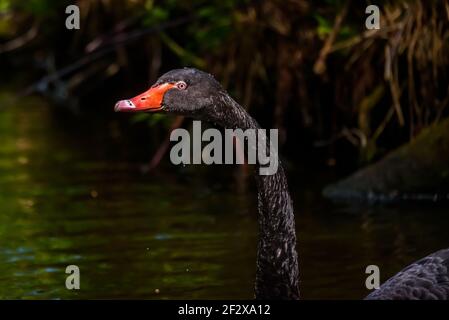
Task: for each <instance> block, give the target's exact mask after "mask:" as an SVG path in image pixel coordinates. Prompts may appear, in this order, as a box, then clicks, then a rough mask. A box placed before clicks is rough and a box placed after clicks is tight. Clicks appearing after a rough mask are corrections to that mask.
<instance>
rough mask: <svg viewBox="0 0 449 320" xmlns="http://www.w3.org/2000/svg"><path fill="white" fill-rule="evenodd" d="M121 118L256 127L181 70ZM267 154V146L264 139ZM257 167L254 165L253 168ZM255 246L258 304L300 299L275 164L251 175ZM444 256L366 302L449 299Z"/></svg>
mask: <svg viewBox="0 0 449 320" xmlns="http://www.w3.org/2000/svg"><path fill="white" fill-rule="evenodd" d="M115 111H120V112H165V113H171V114H177V115H184V116H189V117H191V118H194V119H199V120H206V121H209V122H211V123H214V124H216V125H217V126H221V127H223V128H232V129H236V128H240V129H242V130H246V129H257V128H259V125H258V124H257V122H256V121H255V120H254V119H253V118H252V117H251V116H250V115H249V114H248V113H247V112H246V110H245V109H244V108H243V107H242V106H240V105H239V104H238V103H237V102H235V101H234V99H232V98H231V97H230V96H229V95H228V94H227V92H226V91H225V90H224V89H223V88H222V86H221V85H220V84H219V83H218V82H217V81H216V80H215V79H214V77H213V76H212V75H210V74H208V73H205V72H203V71H200V70H197V69H193V68H184V69H175V70H172V71H169V72H167V73H166V74H164V75H162V76H161V77H160V78H159V79H158V80H157V81H156V83H155V84H154V85H153V86H152V87H151V88H150V89H149V90H147V91H146V92H144V93H142V94H140V95H138V96H136V97H134V98H131V99H128V100H121V101H119V102H117V104H116V105H115ZM265 142H266V145H267V148H268V147H269V146H270V145H269V143H270V142H269V140H268V139H266V141H265ZM257 166H258V164H257ZM256 183H257V188H258V220H259V243H258V252H257V270H256V281H255V296H256V298H257V299H290V300H291V299H299V298H300V291H299V268H298V255H297V251H296V232H295V218H294V212H293V204H292V200H291V197H290V194H289V191H288V185H287V178H286V176H285V173H284V170H283V168H282V165H281V163H280V161H279V166H278V170H277V172H276V173H275V174H273V175H266V176H263V175H256ZM448 278H449V250H442V251H438V252H436V253H434V254H432V255H429V256H428V257H426V258H424V259H421V260H419V261H417V262H415V263H413V264H412V265H410V266H409V267H407V268H405V269H404V270H402V271H401V272H400V273H398V274H397V275H396V276H394V277H392V278H391V279H389V280H388V281H387V282H385V283H384V284H383V285H382V286H381V287H380V288H379V289H378V290H376V291H374V292H372V293H371V294H370V295H368V297H367V298H366V299H448V293H449V284H448Z"/></svg>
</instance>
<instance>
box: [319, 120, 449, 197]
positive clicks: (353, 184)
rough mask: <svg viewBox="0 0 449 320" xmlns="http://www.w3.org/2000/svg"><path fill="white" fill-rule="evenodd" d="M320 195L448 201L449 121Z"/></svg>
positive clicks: (426, 130) (328, 187)
mask: <svg viewBox="0 0 449 320" xmlns="http://www.w3.org/2000/svg"><path fill="white" fill-rule="evenodd" d="M323 195H324V196H325V197H327V198H331V199H335V200H338V199H341V200H362V201H380V202H385V201H387V202H389V201H397V200H427V201H438V200H446V201H447V200H449V118H448V119H445V120H443V121H441V122H439V123H437V124H434V125H431V126H430V127H428V128H426V129H424V130H423V131H422V132H421V133H420V134H419V135H418V136H417V137H416V138H415V139H413V140H412V141H411V142H409V143H408V144H406V145H403V146H401V147H399V148H398V149H396V150H394V151H392V152H391V153H389V154H388V155H387V156H385V157H384V158H383V159H381V160H380V161H378V162H376V163H374V164H372V165H369V166H367V167H365V168H362V169H360V170H358V171H357V172H355V173H354V174H352V175H351V176H349V177H347V178H345V179H343V180H341V181H338V182H337V183H335V184H331V185H329V186H327V187H326V188H325V189H324V190H323Z"/></svg>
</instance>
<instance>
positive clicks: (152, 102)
mask: <svg viewBox="0 0 449 320" xmlns="http://www.w3.org/2000/svg"><path fill="white" fill-rule="evenodd" d="M174 86H175V85H174V84H173V83H163V84H160V85H158V86H155V87H151V88H150V89H149V90H148V91H145V92H144V93H142V94H139V95H138V96H136V97H134V98H131V99H129V100H120V101H119V102H117V103H116V104H115V107H114V110H115V112H139V111H140V112H142V111H147V112H154V111H158V110H161V109H162V100H163V99H164V94H165V92H167V90H169V89H171V88H173V87H174Z"/></svg>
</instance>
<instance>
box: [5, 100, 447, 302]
mask: <svg viewBox="0 0 449 320" xmlns="http://www.w3.org/2000/svg"><path fill="white" fill-rule="evenodd" d="M116 131H117V130H116V129H114V128H113V127H111V126H110V125H109V126H107V125H102V126H100V128H99V127H97V126H95V124H92V123H85V122H83V120H80V122H79V123H78V125H76V124H75V125H66V124H65V123H61V122H60V121H59V120H58V118H57V117H55V116H54V112H51V110H50V109H49V107H48V106H47V105H46V104H45V103H44V102H43V101H42V100H41V99H37V98H33V97H26V98H21V99H15V98H13V97H11V96H10V95H8V94H6V93H4V92H3V93H2V92H0V137H1V139H2V140H1V141H2V142H1V144H0V298H3V299H5V298H8V299H17V298H19V299H28V298H29V299H78V298H86V299H93V298H101V299H103V298H126V299H131V298H149V299H196V298H199V299H217V298H238V299H240V298H241V299H251V298H252V297H253V281H254V274H255V258H256V246H257V221H256V209H255V208H256V206H255V205H256V202H255V196H256V195H255V191H254V188H252V183H251V182H248V186H245V184H244V183H242V181H241V180H239V179H234V178H233V177H234V176H236V175H235V174H234V173H235V170H233V169H231V168H223V167H208V168H205V167H195V168H192V167H186V168H177V167H176V168H174V167H173V166H171V165H169V164H165V165H163V166H162V167H161V169H160V170H158V171H157V172H155V173H152V174H146V175H142V174H141V172H140V170H139V165H140V164H141V163H142V162H143V161H144V160H145V159H136V157H135V156H132V155H133V153H132V152H130V151H129V150H130V149H132V148H139V147H140V148H142V147H143V146H136V145H134V146H133V145H132V141H129V144H127V137H123V136H122V137H119V138H118V134H117V133H114V132H116ZM130 140H132V139H130ZM300 171H307V170H305V169H303V170H300ZM289 178H290V182H291V189H292V194H293V198H294V201H295V210H296V214H297V231H298V238H299V250H300V252H299V255H300V265H301V270H300V272H301V277H302V283H301V291H302V295H303V298H305V299H359V298H361V297H364V296H365V295H366V294H367V293H368V291H367V290H366V289H365V286H364V283H365V277H366V274H365V268H366V266H367V265H370V264H376V265H378V266H379V267H380V270H381V279H382V281H385V280H386V279H387V278H388V277H389V276H390V275H392V274H393V273H396V272H397V271H399V270H400V269H401V268H402V267H404V266H406V265H407V264H408V263H410V262H412V261H415V260H416V259H418V258H421V257H422V256H425V255H427V254H429V253H431V252H433V251H436V250H438V249H440V248H446V247H449V232H447V230H449V215H448V208H447V207H446V208H444V207H438V206H436V205H435V206H422V207H420V206H416V205H410V206H401V207H393V206H389V207H381V206H373V207H368V206H367V207H364V206H358V207H354V206H349V205H335V204H331V203H329V202H327V201H324V200H323V199H322V198H321V196H320V190H321V188H322V186H323V182H322V180H323V179H321V178H316V177H315V176H314V173H312V174H311V173H308V174H303V173H300V172H296V173H289ZM72 264H74V265H77V266H78V267H79V268H80V270H81V289H80V290H74V291H70V290H67V289H66V288H65V279H66V276H67V275H66V274H65V269H66V267H67V266H68V265H72Z"/></svg>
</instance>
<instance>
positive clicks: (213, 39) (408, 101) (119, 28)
mask: <svg viewBox="0 0 449 320" xmlns="http://www.w3.org/2000/svg"><path fill="white" fill-rule="evenodd" d="M68 4H77V5H78V6H79V7H80V11H81V29H80V30H77V31H74V30H67V29H65V27H64V25H65V19H66V17H67V15H66V14H65V13H64V12H65V7H66V6H67V5H68ZM368 4H370V1H352V2H351V1H339V0H326V1H306V0H284V1H281V0H268V1H250V0H246V1H238V0H220V1H190V0H187V1H174V0H168V1H156V0H134V1H119V0H117V1H114V0H102V1H96V0H84V1H49V0H31V1H20V0H0V56H1V60H0V66H1V68H2V73H4V74H5V75H8V77H9V78H12V77H14V76H17V75H19V76H20V77H22V78H23V79H26V81H27V84H30V86H29V87H28V88H27V89H26V90H25V91H24V93H25V94H30V93H34V92H38V93H41V94H44V95H46V96H47V97H50V98H51V99H53V100H54V101H55V102H57V103H59V104H61V105H63V106H64V107H66V108H67V109H68V110H71V111H72V112H73V113H81V114H83V113H89V112H92V109H94V110H95V112H97V113H100V114H103V115H104V114H109V113H110V112H111V109H112V105H113V103H114V101H115V100H118V99H120V98H123V97H126V96H133V95H135V94H136V93H138V92H140V91H142V90H143V89H145V88H146V87H147V86H148V85H149V84H150V83H152V82H153V81H154V80H155V79H157V77H158V76H159V75H161V74H162V73H163V72H165V71H168V70H170V69H173V68H178V67H182V66H193V67H197V68H201V69H204V70H206V71H209V72H211V73H213V74H214V75H215V76H216V77H217V78H218V79H219V80H220V81H221V82H222V84H223V85H224V86H225V87H226V88H227V89H228V91H229V92H230V93H231V94H232V95H233V96H234V97H235V98H236V99H237V100H238V101H239V102H240V103H241V104H242V105H244V106H245V107H246V108H248V109H249V111H250V113H252V114H253V115H255V117H256V118H257V119H258V120H259V122H261V124H262V125H263V126H265V127H276V128H279V129H280V137H281V143H282V144H283V146H284V147H285V151H286V152H287V153H290V154H292V155H298V156H300V155H301V154H302V153H304V150H314V152H317V154H318V155H319V156H320V157H321V159H323V162H324V161H327V163H328V164H329V165H334V164H335V163H336V161H337V162H345V161H348V159H349V162H350V161H351V159H352V160H353V161H359V162H362V163H365V162H369V161H372V160H373V159H376V158H378V157H379V156H381V155H383V154H384V153H385V152H386V151H388V150H391V149H392V148H394V147H396V146H398V145H400V144H403V143H405V142H407V141H409V140H410V139H412V138H413V137H415V136H416V135H417V134H418V133H419V132H420V131H421V130H422V129H423V128H425V127H427V126H429V125H430V124H432V123H434V122H438V121H440V120H441V119H442V118H444V117H445V116H447V114H448V108H447V106H448V104H449V94H448V92H449V81H448V80H449V79H448V76H449V75H448V64H449V41H448V40H449V28H448V26H449V2H448V1H447V0H442V1H424V0H413V1H400V0H397V1H382V2H376V4H377V5H379V6H380V9H381V29H380V30H366V28H365V19H366V17H367V14H365V8H366V6H367V5H368ZM5 79H7V76H5V77H4V79H3V80H5ZM86 101H89V103H85V102H86ZM98 101H100V102H101V103H95V102H98ZM142 121H144V122H147V123H148V124H149V127H150V129H151V130H154V128H158V127H161V126H162V127H167V126H168V125H169V124H170V123H169V121H173V119H170V118H166V117H159V116H158V117H150V118H149V117H148V116H147V115H138V116H137V117H136V118H135V119H134V122H142ZM299 145H301V148H299V147H298V146H299Z"/></svg>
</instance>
